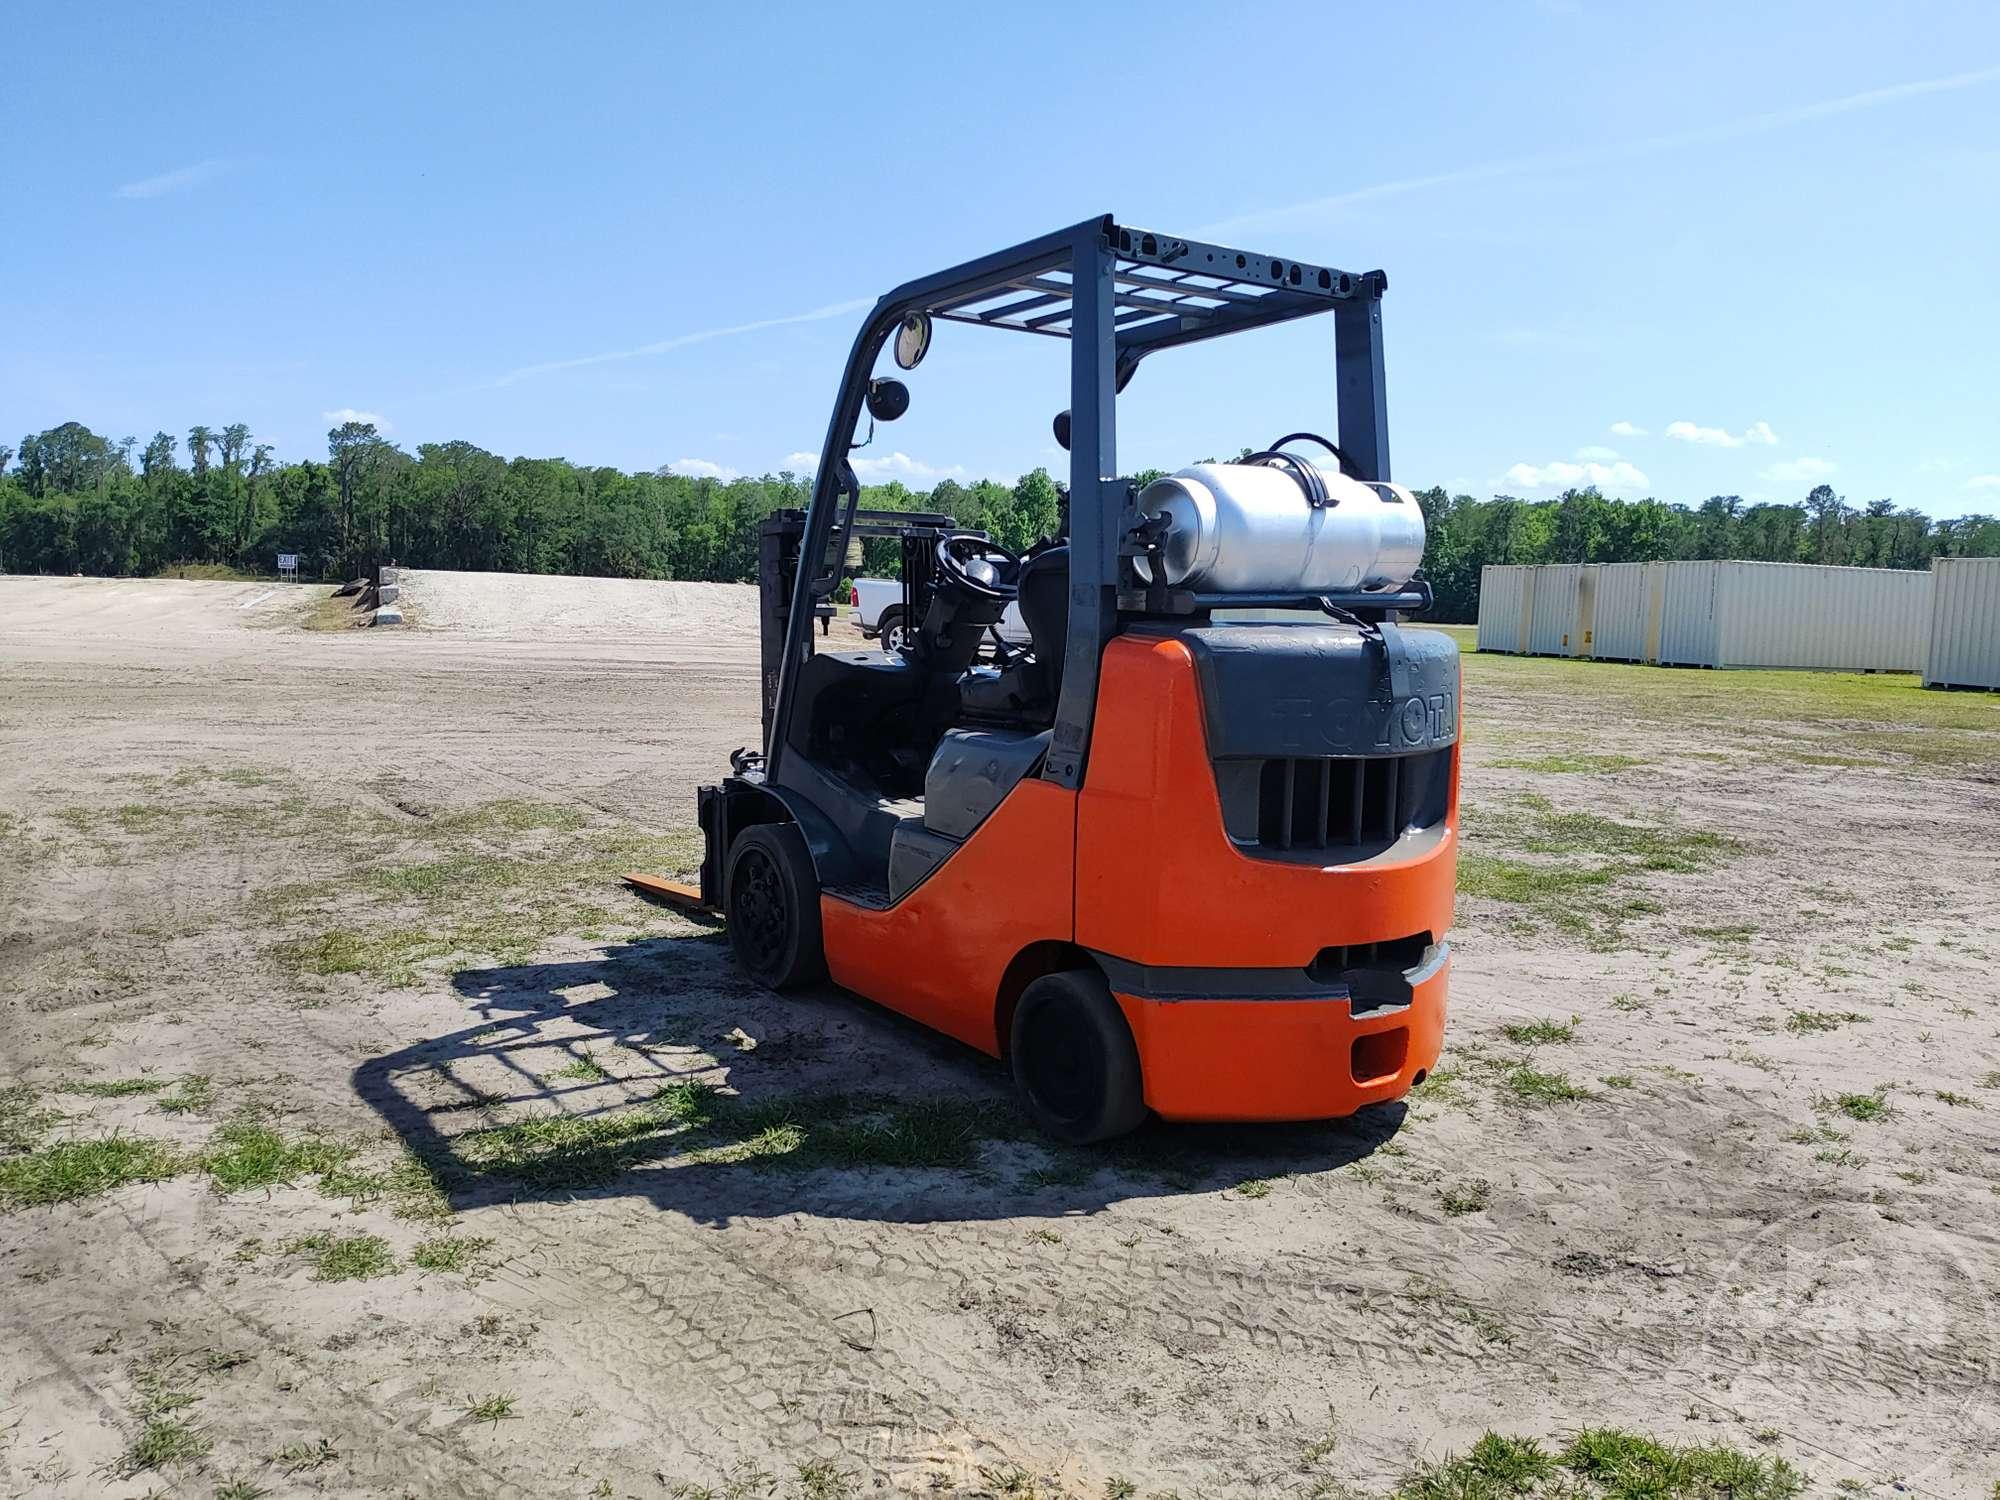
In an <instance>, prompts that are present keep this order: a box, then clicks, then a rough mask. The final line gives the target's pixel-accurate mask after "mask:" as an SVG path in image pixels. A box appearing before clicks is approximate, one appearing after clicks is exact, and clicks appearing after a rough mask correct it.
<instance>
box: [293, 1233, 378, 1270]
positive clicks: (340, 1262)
mask: <svg viewBox="0 0 2000 1500" xmlns="http://www.w3.org/2000/svg"><path fill="white" fill-rule="evenodd" d="M283 1248H284V1251H285V1253H286V1254H287V1255H309V1256H311V1257H312V1263H313V1280H314V1281H370V1280H373V1279H374V1278H375V1277H377V1276H388V1275H391V1274H393V1273H394V1271H395V1269H396V1257H395V1255H394V1254H393V1253H392V1252H391V1251H390V1249H389V1242H388V1241H387V1240H385V1239H383V1238H382V1237H381V1236H380V1235H375V1234H345V1235H340V1234H306V1235H300V1236H299V1237H298V1238H296V1239H291V1240H287V1241H285V1244H284V1247H283Z"/></svg>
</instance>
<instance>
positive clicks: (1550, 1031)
mask: <svg viewBox="0 0 2000 1500" xmlns="http://www.w3.org/2000/svg"><path fill="white" fill-rule="evenodd" d="M1579 1024H1580V1023H1579V1018H1578V1017H1576V1016H1571V1017H1570V1018H1569V1019H1568V1020H1567V1021H1558V1020H1556V1019H1555V1018H1554V1017H1553V1016H1541V1017H1539V1018H1537V1019H1536V1020H1533V1021H1509V1022H1508V1023H1507V1024H1506V1025H1504V1026H1502V1027H1501V1028H1500V1034H1501V1035H1502V1036H1504V1037H1506V1038H1507V1040H1508V1041H1510V1042H1515V1043H1518V1044H1519V1045H1521V1046H1523V1047H1533V1046H1536V1045H1538V1044H1540V1043H1542V1042H1573V1041H1575V1040H1576V1028H1577V1026H1578V1025H1579Z"/></svg>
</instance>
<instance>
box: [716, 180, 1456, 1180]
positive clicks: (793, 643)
mask: <svg viewBox="0 0 2000 1500" xmlns="http://www.w3.org/2000/svg"><path fill="white" fill-rule="evenodd" d="M1387 284H1388V283H1387V278H1386V277H1385V276H1384V275H1383V273H1381V272H1379V271H1372V272H1369V273H1367V274H1365V275H1355V274H1351V273H1349V272H1346V271H1340V270H1336V269H1333V268H1331V267H1323V266H1316V265H1310V264H1307V263H1306V262H1304V261H1293V260H1283V259H1278V258H1275V257H1271V256H1266V255H1252V254H1249V253H1247V252H1244V251H1239V250H1234V249H1228V248H1225V247H1223V246H1221V245H1212V244H1205V243H1202V242H1201V241H1198V240H1190V239H1177V238H1173V237H1171V236H1168V235H1162V234H1154V233H1149V232H1146V231H1142V230H1138V229H1132V228H1127V227H1125V226H1123V225H1120V224H1118V223H1116V222H1114V221H1113V220H1112V219H1110V218H1101V219H1090V220H1087V221H1085V222H1084V223H1081V224H1078V225H1075V226H1073V227H1071V228H1068V229H1063V230H1059V231H1057V232H1056V233H1054V234H1050V235H1047V236H1044V237H1043V238H1040V239H1036V240H1031V241H1029V242H1028V243H1026V244H1022V245H1018V246H1016V247H1014V248H1013V249H1010V250H1004V251H1001V252H999V253H998V254H994V255H989V256H986V257H985V258H983V259H980V260H975V261H971V262H968V263H966V264H964V265H960V266H956V267H954V268H952V269H950V270H947V271H943V272H940V273H938V274H936V275H933V276H927V277H925V278H923V279H921V280H917V281H911V282H908V283H906V284H905V285H903V286H900V287H898V288H896V289H895V290H894V291H892V292H890V293H889V294H888V295H887V296H885V297H883V298H882V299H881V300H880V301H879V302H877V303H876V304H875V307H874V309H873V311H871V312H870V313H869V314H868V316H867V319H866V321H865V322H864V323H863V325H862V327H861V331H860V333H859V335H858V336H857V337H856V339H855V341H854V346H853V350H852V352H851V354H850V355H849V357H848V361H847V365H846V369H845V373H844V375H843V376H842V379H841V385H840V391H839V395H838V397H837V399H836V401H835V403H834V409H833V417H832V421H831V422H830V423H829V425H828V428H827V434H826V442H825V446H824V448H823V449H822V450H821V454H820V462H819V467H818V469H817V471H816V476H815V480H814V485H813V492H812V497H811V501H810V504H809V507H808V508H807V509H806V510H804V511H803V512H799V511H791V512H782V513H780V514H779V515H777V516H774V517H773V518H771V520H770V521H769V522H767V523H766V525H765V527H764V530H763V533H762V537H761V555H760V629H761V637H762V639H761V651H762V661H763V668H764V670H763V700H764V701H763V710H764V713H763V724H764V736H763V744H762V746H761V747H759V748H756V749H748V748H746V749H744V750H740V751H738V752H736V754H735V755H733V756H732V757H731V774H730V775H728V776H726V777H725V778H723V779H722V780H720V781H719V782H717V783H716V784H715V785H713V786H704V787H702V788H701V789H700V792H699V813H700V822H701V828H702V832H703V838H704V846H703V857H702V865H701V877H700V880H701V884H700V895H701V899H702V901H703V902H704V904H706V905H708V906H711V907H713V908H716V909H718V910H720V911H721V912H722V913H723V914H724V916H725V918H726V921H727V925H728V931H729V934H730V939H731V942H732V945H733V947H734V950H735V953H736V956H737V958H738V960H739V961H740V962H741V964H742V966H743V968H744V969H745V970H746V971H747V972H748V973H749V974H750V975H751V976H752V977H753V978H754V979H756V980H757V981H759V982H760V983H762V984H764V985H767V986H769V987H771V988H774V989H780V990H782V989H786V988H789V987H792V986H797V985H804V984H808V983H813V982H819V981H823V980H825V979H828V978H830V979H831V980H832V981H833V982H834V983H836V984H839V985H841V986H843V987H844V988H846V989H848V990H851V991H854V992H855V993H857V994H860V995H863V996H865V997H867V998H868V999H870V1000H873V1001H876V1002H878V1003H880V1004H882V1005H885V1006H888V1007H889V1008H890V1009H892V1010H895V1011H898V1012H901V1013H902V1014H903V1015H906V1016H909V1017H911V1018H913V1019H915V1020H917V1021H920V1022H922V1023H923V1024H925V1025H927V1026H931V1027H934V1028H935V1029H937V1030H939V1031H941V1032H944V1033H946V1034H947V1035H949V1036H952V1037H956V1038H957V1039H959V1040H960V1041H962V1042H965V1043H968V1044H970V1045H971V1046H974V1047H977V1048H979V1049H980V1050H981V1051H983V1052H986V1053H988V1054H990V1055H992V1056H994V1057H997V1058H1001V1059H1004V1060H1005V1061H1006V1062H1007V1063H1008V1065H1009V1066H1010V1067H1011V1069H1012V1072H1013V1076H1014V1079H1015V1082H1016V1084H1017V1085H1018V1087H1019V1090H1020V1094H1021V1098H1022V1100H1023V1102H1024V1106H1025V1108H1026V1110H1027V1111H1028V1113H1029V1114H1030V1116H1031V1117H1032V1118H1033V1119H1034V1121H1035V1122H1036V1123H1037V1125H1038V1126H1040V1128H1041V1129H1043V1130H1044V1131H1046V1132H1047V1133H1048V1134H1050V1135H1051V1136H1053V1137H1055V1138H1057V1139H1060V1140H1063V1141H1068V1142H1076V1143H1081V1142H1089V1141H1098V1140H1104V1139H1108V1138H1110V1137H1112V1136H1116V1135H1119V1134H1122V1133H1124V1132H1126V1131H1129V1130H1131V1129H1133V1128H1134V1127H1135V1126H1137V1125H1138V1124H1139V1123H1140V1122H1141V1121H1142V1120H1144V1119H1145V1118H1146V1116H1147V1115H1148V1114H1149V1113H1150V1114H1154V1115H1158V1116H1160V1117H1161V1118H1163V1119H1166V1120H1176V1121H1180V1120H1204V1121H1262V1120H1312V1119H1328V1118H1335V1117H1340V1116H1345V1115H1349V1114H1352V1113H1353V1112H1354V1111H1356V1110H1358V1109H1360V1108H1363V1107H1364V1106H1367V1105H1370V1104H1376V1103H1381V1102H1384V1101H1387V1100H1392V1099H1396V1098H1399V1097H1401V1096H1402V1095H1403V1094H1405V1093H1406V1092H1407V1091H1408V1090H1409V1089H1410V1088H1411V1087H1412V1086H1413V1085H1415V1084H1417V1083H1419V1082H1421V1081H1422V1080H1423V1078H1424V1077H1425V1075H1426V1073H1427V1072H1428V1070H1429V1069H1430V1068H1431V1067H1433V1066H1434V1065H1435V1063H1436V1060H1437V1056H1438V1050H1439V1047H1440V1045H1441V1042H1442V1038H1443V1031H1444V1022H1445V989H1446V981H1447V975H1448V971H1449V967H1450V956H1449V948H1448V946H1447V943H1446V933H1447V931H1448V929H1449V928H1450V926H1451V920H1452V902H1453V888H1454V878H1455V872H1456V864H1457V850H1458V844H1457V835H1456V825H1457V819H1458V771H1459V753H1458V702H1459V694H1460V673H1459V663H1458V653H1457V647H1456V645H1455V643H1454V642H1453V641H1452V639H1451V638H1450V637H1449V636H1448V635H1446V634H1444V633H1443V632H1442V631H1435V630H1413V629H1408V628H1405V627H1404V626H1403V625H1402V624H1401V623H1400V622H1401V620H1402V619H1403V617H1404V616H1405V615H1407V614H1408V613H1410V612H1413V611H1418V610H1421V609H1423V608H1425V607H1427V606H1428V605H1429V603H1430V592H1429V589H1428V586H1427V585H1426V584H1425V583H1424V582H1423V581H1422V579H1421V578H1420V577H1419V576H1418V574H1417V570H1418V566H1419V564H1420V563H1421V561H1422V557H1423V545H1424V522H1423V515H1422V512H1421V510H1420V508H1419V507H1418V505H1417V502H1416V500H1415V498H1414V497H1413V496H1412V495H1411V494H1410V493H1409V491H1407V490H1406V489H1404V488H1402V487H1400V486H1398V485H1396V484H1393V483H1391V482H1390V479H1389V444H1388V432H1387V425H1386V409H1385V403H1384V391H1383V355H1382V322H1381V301H1382V295H1383V292H1384V291H1385V290H1386V288H1387ZM1319 314H1331V315H1332V327H1333V354H1334V374H1335V389H1336V417H1337V422H1338V428H1337V437H1338V441H1337V442H1336V441H1333V440H1331V439H1328V438H1325V437H1321V436H1318V435H1315V434H1311V433H1294V434H1292V435H1290V436H1289V437H1286V438H1282V439H1280V440H1279V441H1277V442H1274V443H1272V444H1271V445H1270V446H1269V447H1268V448H1266V449H1263V450H1260V451H1257V452H1251V453H1246V455H1245V456H1244V457H1243V458H1242V459H1240V460H1239V461H1237V462H1233V463H1200V464H1194V465H1192V466H1190V467H1188V468H1185V469H1182V470H1180V471H1179V472H1177V473H1175V474H1171V475H1167V476H1165V477H1162V478H1159V479H1156V480H1154V481H1153V482H1151V483H1150V484H1148V485H1146V486H1145V487H1144V488H1140V487H1138V486H1136V485H1135V484H1134V483H1132V482H1131V481H1130V480H1127V479H1123V478H1120V477H1119V471H1118V458H1117V441H1116V432H1117V427H1116V409H1117V396H1118V393H1119V392H1120V391H1122V390H1123V389H1124V388H1125V387H1126V385H1127V384H1128V383H1129V382H1130V381H1131V380H1133V379H1134V378H1135V377H1136V376H1137V375H1138V373H1139V370H1140V367H1141V365H1142V364H1145V363H1146V362H1147V361H1148V360H1149V359H1150V358H1151V357H1152V356H1153V355H1156V354H1160V353H1163V352H1164V351H1167V350H1170V349H1173V348H1175V347H1177V346H1180V345H1183V344H1191V343H1196V342H1199V341H1201V340H1205V339H1213V338H1220V337H1223V336H1225V335H1230V334H1237V333H1244V332H1248V331H1250V330H1252V329H1257V328H1263V327H1266V326H1270V325H1273V324H1277V323H1282V322H1288V321H1291V320H1293V319H1298V318H1309V317H1314V316H1317V315H1319ZM941 322H946V323H955V324H964V325H969V326H972V327H978V328H986V329H995V330H1007V331H1011V332H1015V333H1026V334H1033V335H1039V336H1041V337H1045V338H1066V339H1068V340H1069V344H1070V359H1069V372H1070V376H1069V380H1070V389H1069V401H1068V405H1067V408H1066V409H1065V410H1064V411H1063V412H1062V413H1061V414H1060V415H1058V416H1057V417H1056V419H1055V432H1056V437H1057V440H1058V441H1059V442H1060V443H1061V444H1062V445H1063V446H1064V447H1066V448H1067V449H1068V453H1069V483H1068V501H1067V515H1066V518H1065V521H1064V523H1063V525H1062V527H1061V530H1062V532H1063V534H1062V535H1060V536H1054V537H1048V538H1044V539H1043V540H1042V541H1040V542H1038V543H1037V544H1036V545H1035V546H1034V547H1032V548H1030V549H1029V550H1028V551H1027V552H1026V553H1025V554H1018V555H1017V554H1016V553H1014V552H1012V551H1010V550H1009V549H1007V548H1006V547H1003V546H1001V545H999V544H998V543H996V542H995V541H994V540H992V539H991V538H990V537H988V536H986V535H985V534H983V533H980V532H976V531H968V530H963V529H960V528H959V527H957V526H956V524H955V523H954V522H953V520H952V518H951V517H949V516H946V515H941V514H938V515H917V516H913V515H910V514H907V513H899V512H885V511H871V510H866V509H863V508H862V507H861V505H860V498H861V485H860V482H859V480H858V479H857V477H856V474H855V471H854V468H853V466H852V464H851V463H850V462H849V457H848V455H849V452H850V450H851V449H852V448H854V447H855V446H857V445H858V444H859V443H860V442H862V441H865V439H863V438H861V437H860V435H859V428H860V424H861V422H862V420H863V417H864V415H865V416H866V418H867V419H868V421H869V424H870V433H871V434H872V431H873V424H874V423H875V422H880V421H893V420H895V419H896V418H897V417H899V416H901V415H902V414H903V413H904V412H905V411H906V410H907V409H908V407H909V404H910V400H911V395H910V390H909V387H908V385H906V384H905V383H904V382H903V381H902V380H900V379H898V378H896V377H895V376H893V375H887V374H883V375H878V374H877V373H876V367H877V364H878V361H879V360H880V359H881V356H882V354H883V353H884V351H885V349H886V350H888V351H889V352H890V354H891V356H892V358H893V360H894V362H895V364H896V366H898V367H899V368H900V369H902V370H903V371H905V372H908V371H913V370H915V369H916V368H917V366H918V365H919V364H921V362H922V360H923V357H924V355H925V353H926V351H927V349H928V347H929V345H930V341H931V334H932V330H933V329H934V328H935V326H936V325H937V324H938V323H941ZM868 536H875V537H891V536H893V537H897V538H899V539H900V540H901V541H902V543H903V546H904V548H905V561H906V563H907V564H909V566H906V568H905V577H906V578H910V577H912V576H920V577H921V578H922V579H923V580H924V586H923V589H922V597H921V599H920V600H919V599H916V598H913V600H912V604H913V607H914V605H915V604H917V603H919V602H921V605H922V612H921V616H920V618H919V619H918V622H917V627H916V629H915V631H914V632H913V634H912V638H911V639H910V640H909V642H908V643H907V645H906V646H905V648H904V649H903V650H902V651H900V652H894V653H885V652H882V651H877V650H865V651H855V650H835V649H826V643H825V642H816V641H815V638H814V632H813V630H812V621H813V617H814V610H815V607H816V606H817V605H818V604H819V603H820V602H821V601H823V600H826V599H828V598H829V597H830V596H831V594H832V591H833V590H834V589H835V588H836V587H837V586H838V582H839V578H840V576H841V564H842V562H843V560H844V559H845V558H846V556H847V555H848V548H849V546H850V544H851V543H853V542H854V541H856V540H857V539H859V538H862V537H868ZM1010 603H1015V604H1017V605H1018V608H1019V613H1020V616H1021V619H1022V621H1023V622H1024V623H1025V625H1026V627H1027V634H1028V637H1029V643H1028V644H1027V645H1026V646H1025V647H1024V648H1023V649H1020V650H1018V651H1011V652H1008V653H1005V654H1004V655H1002V656H1001V657H1000V658H999V659H998V660H993V659H984V660H982V652H981V644H982V641H984V640H985V639H986V638H987V637H988V636H989V634H990V633H991V631H992V628H993V626H994V625H995V624H996V622H998V621H999V620H1000V618H1001V615H1002V612H1003V611H1004V610H1005V609H1006V608H1007V606H1008V605H1009V604H1010Z"/></svg>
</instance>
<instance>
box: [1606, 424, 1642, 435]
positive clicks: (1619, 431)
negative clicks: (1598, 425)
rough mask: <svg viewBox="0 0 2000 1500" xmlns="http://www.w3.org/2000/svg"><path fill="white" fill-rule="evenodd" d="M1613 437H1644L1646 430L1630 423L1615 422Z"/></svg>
mask: <svg viewBox="0 0 2000 1500" xmlns="http://www.w3.org/2000/svg"><path fill="white" fill-rule="evenodd" d="M1611 435H1612V436H1613V437H1644V436H1645V435H1646V429H1645V428H1643V427H1635V426H1633V425H1632V423H1630V422H1613V423H1612V424H1611Z"/></svg>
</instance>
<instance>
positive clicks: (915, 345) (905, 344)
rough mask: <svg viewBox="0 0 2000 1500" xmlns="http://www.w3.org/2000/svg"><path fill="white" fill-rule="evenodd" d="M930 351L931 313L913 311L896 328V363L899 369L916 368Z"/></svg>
mask: <svg viewBox="0 0 2000 1500" xmlns="http://www.w3.org/2000/svg"><path fill="white" fill-rule="evenodd" d="M930 351H931V317H930V314H929V313H911V314H910V315H909V316H908V317H907V318H905V319H903V326H902V327H901V328H898V329H897V330H896V365H897V367H898V368H899V369H904V370H914V369H915V368H916V367H917V366H918V365H920V364H922V363H923V362H924V356H925V355H926V354H928V353H930Z"/></svg>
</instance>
